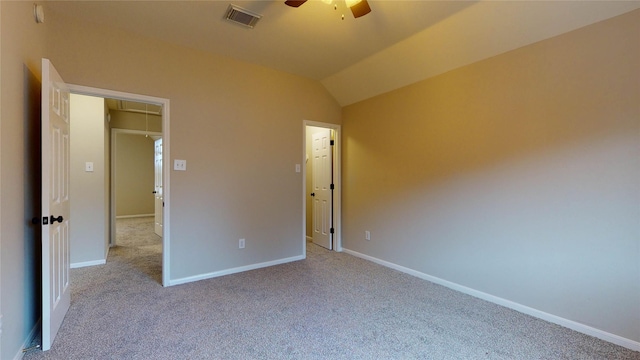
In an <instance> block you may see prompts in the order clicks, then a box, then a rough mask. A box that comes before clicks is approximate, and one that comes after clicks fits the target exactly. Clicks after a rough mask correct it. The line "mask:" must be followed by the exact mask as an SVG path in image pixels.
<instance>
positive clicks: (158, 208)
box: [153, 138, 164, 236]
mask: <svg viewBox="0 0 640 360" xmlns="http://www.w3.org/2000/svg"><path fill="white" fill-rule="evenodd" d="M154 159H155V160H154V161H155V165H154V166H155V189H154V191H153V193H154V194H155V221H154V222H155V226H154V231H155V233H156V234H157V235H158V236H162V210H163V208H164V197H163V195H162V139H161V138H160V139H157V140H156V141H155V156H154Z"/></svg>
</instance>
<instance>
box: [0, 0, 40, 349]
mask: <svg viewBox="0 0 640 360" xmlns="http://www.w3.org/2000/svg"><path fill="white" fill-rule="evenodd" d="M0 7H1V8H2V11H1V17H2V18H1V19H0V27H1V31H0V32H1V33H2V43H1V45H0V46H1V49H0V50H1V51H0V54H1V62H2V67H1V68H0V72H1V77H2V83H1V84H0V86H1V88H2V89H1V93H2V98H1V100H0V101H1V102H2V105H1V107H0V108H1V114H0V119H1V121H0V129H1V130H0V134H1V136H2V139H1V140H0V144H1V146H2V147H1V148H0V163H2V180H1V181H0V183H1V188H0V197H1V198H2V201H1V202H0V208H1V210H0V212H1V214H2V219H1V221H0V223H1V224H2V227H1V228H0V241H1V243H0V248H1V249H2V251H1V256H2V258H1V260H0V266H1V267H2V268H1V271H0V274H1V276H2V279H0V283H1V284H2V293H1V296H2V299H1V300H0V304H1V308H0V314H2V337H1V340H0V341H1V343H0V347H1V351H2V353H0V358H1V359H13V358H14V357H15V356H16V355H18V354H22V353H21V351H20V350H21V349H22V345H23V343H24V342H25V341H26V340H27V338H28V337H29V334H30V333H32V334H34V335H37V333H36V331H37V329H36V327H35V326H36V323H37V321H38V318H39V311H38V305H37V304H38V303H39V301H38V297H39V291H40V290H39V287H40V279H39V276H40V267H39V266H40V265H39V264H40V258H39V257H40V247H39V244H40V240H39V236H40V234H39V232H36V229H37V228H36V227H33V226H31V225H30V221H31V218H32V217H33V216H39V212H40V199H39V198H40V190H39V179H40V175H39V174H40V169H39V153H40V140H39V136H40V135H39V131H40V126H39V124H40V76H41V66H42V65H41V58H42V56H43V55H44V47H45V45H44V41H45V35H46V28H45V27H44V26H42V25H38V24H36V23H35V22H34V21H33V3H30V2H6V1H2V2H0Z"/></svg>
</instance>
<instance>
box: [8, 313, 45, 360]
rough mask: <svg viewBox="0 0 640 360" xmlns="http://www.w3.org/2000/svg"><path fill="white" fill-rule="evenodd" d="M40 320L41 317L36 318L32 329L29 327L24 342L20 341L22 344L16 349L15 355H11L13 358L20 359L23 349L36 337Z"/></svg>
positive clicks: (38, 332) (22, 355) (14, 359)
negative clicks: (36, 320)
mask: <svg viewBox="0 0 640 360" xmlns="http://www.w3.org/2000/svg"><path fill="white" fill-rule="evenodd" d="M41 321H42V319H38V322H37V323H36V324H35V325H34V326H33V329H31V331H30V332H29V335H28V336H27V338H26V339H25V341H24V343H22V346H20V349H19V350H18V353H17V354H16V356H14V357H13V360H22V358H23V357H24V352H23V350H24V349H26V348H28V347H29V346H30V345H31V343H32V342H33V339H35V338H36V336H38V334H40V324H41V323H40V322H41Z"/></svg>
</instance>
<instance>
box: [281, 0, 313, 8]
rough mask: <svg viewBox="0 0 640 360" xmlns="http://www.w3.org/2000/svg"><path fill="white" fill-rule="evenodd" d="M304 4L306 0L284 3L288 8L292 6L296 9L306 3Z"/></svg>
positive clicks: (291, 0) (288, 0) (292, 0)
mask: <svg viewBox="0 0 640 360" xmlns="http://www.w3.org/2000/svg"><path fill="white" fill-rule="evenodd" d="M306 2H307V0H298V1H296V0H287V1H285V2H284V3H285V4H286V5H289V6H292V7H298V6H300V5H302V4H304V3H306Z"/></svg>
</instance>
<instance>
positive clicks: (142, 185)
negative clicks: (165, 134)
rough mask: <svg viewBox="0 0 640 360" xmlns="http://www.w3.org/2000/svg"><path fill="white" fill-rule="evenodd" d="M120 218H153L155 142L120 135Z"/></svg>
mask: <svg viewBox="0 0 640 360" xmlns="http://www.w3.org/2000/svg"><path fill="white" fill-rule="evenodd" d="M115 142H116V147H115V150H116V158H115V165H116V169H115V175H116V184H115V191H116V216H132V215H134V216H135V215H149V214H153V213H154V211H155V207H154V206H155V205H154V204H155V202H154V200H155V197H154V195H153V189H154V186H155V182H154V177H155V170H154V152H155V146H154V140H153V139H152V138H151V137H146V136H144V135H139V134H126V133H116V135H115Z"/></svg>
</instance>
